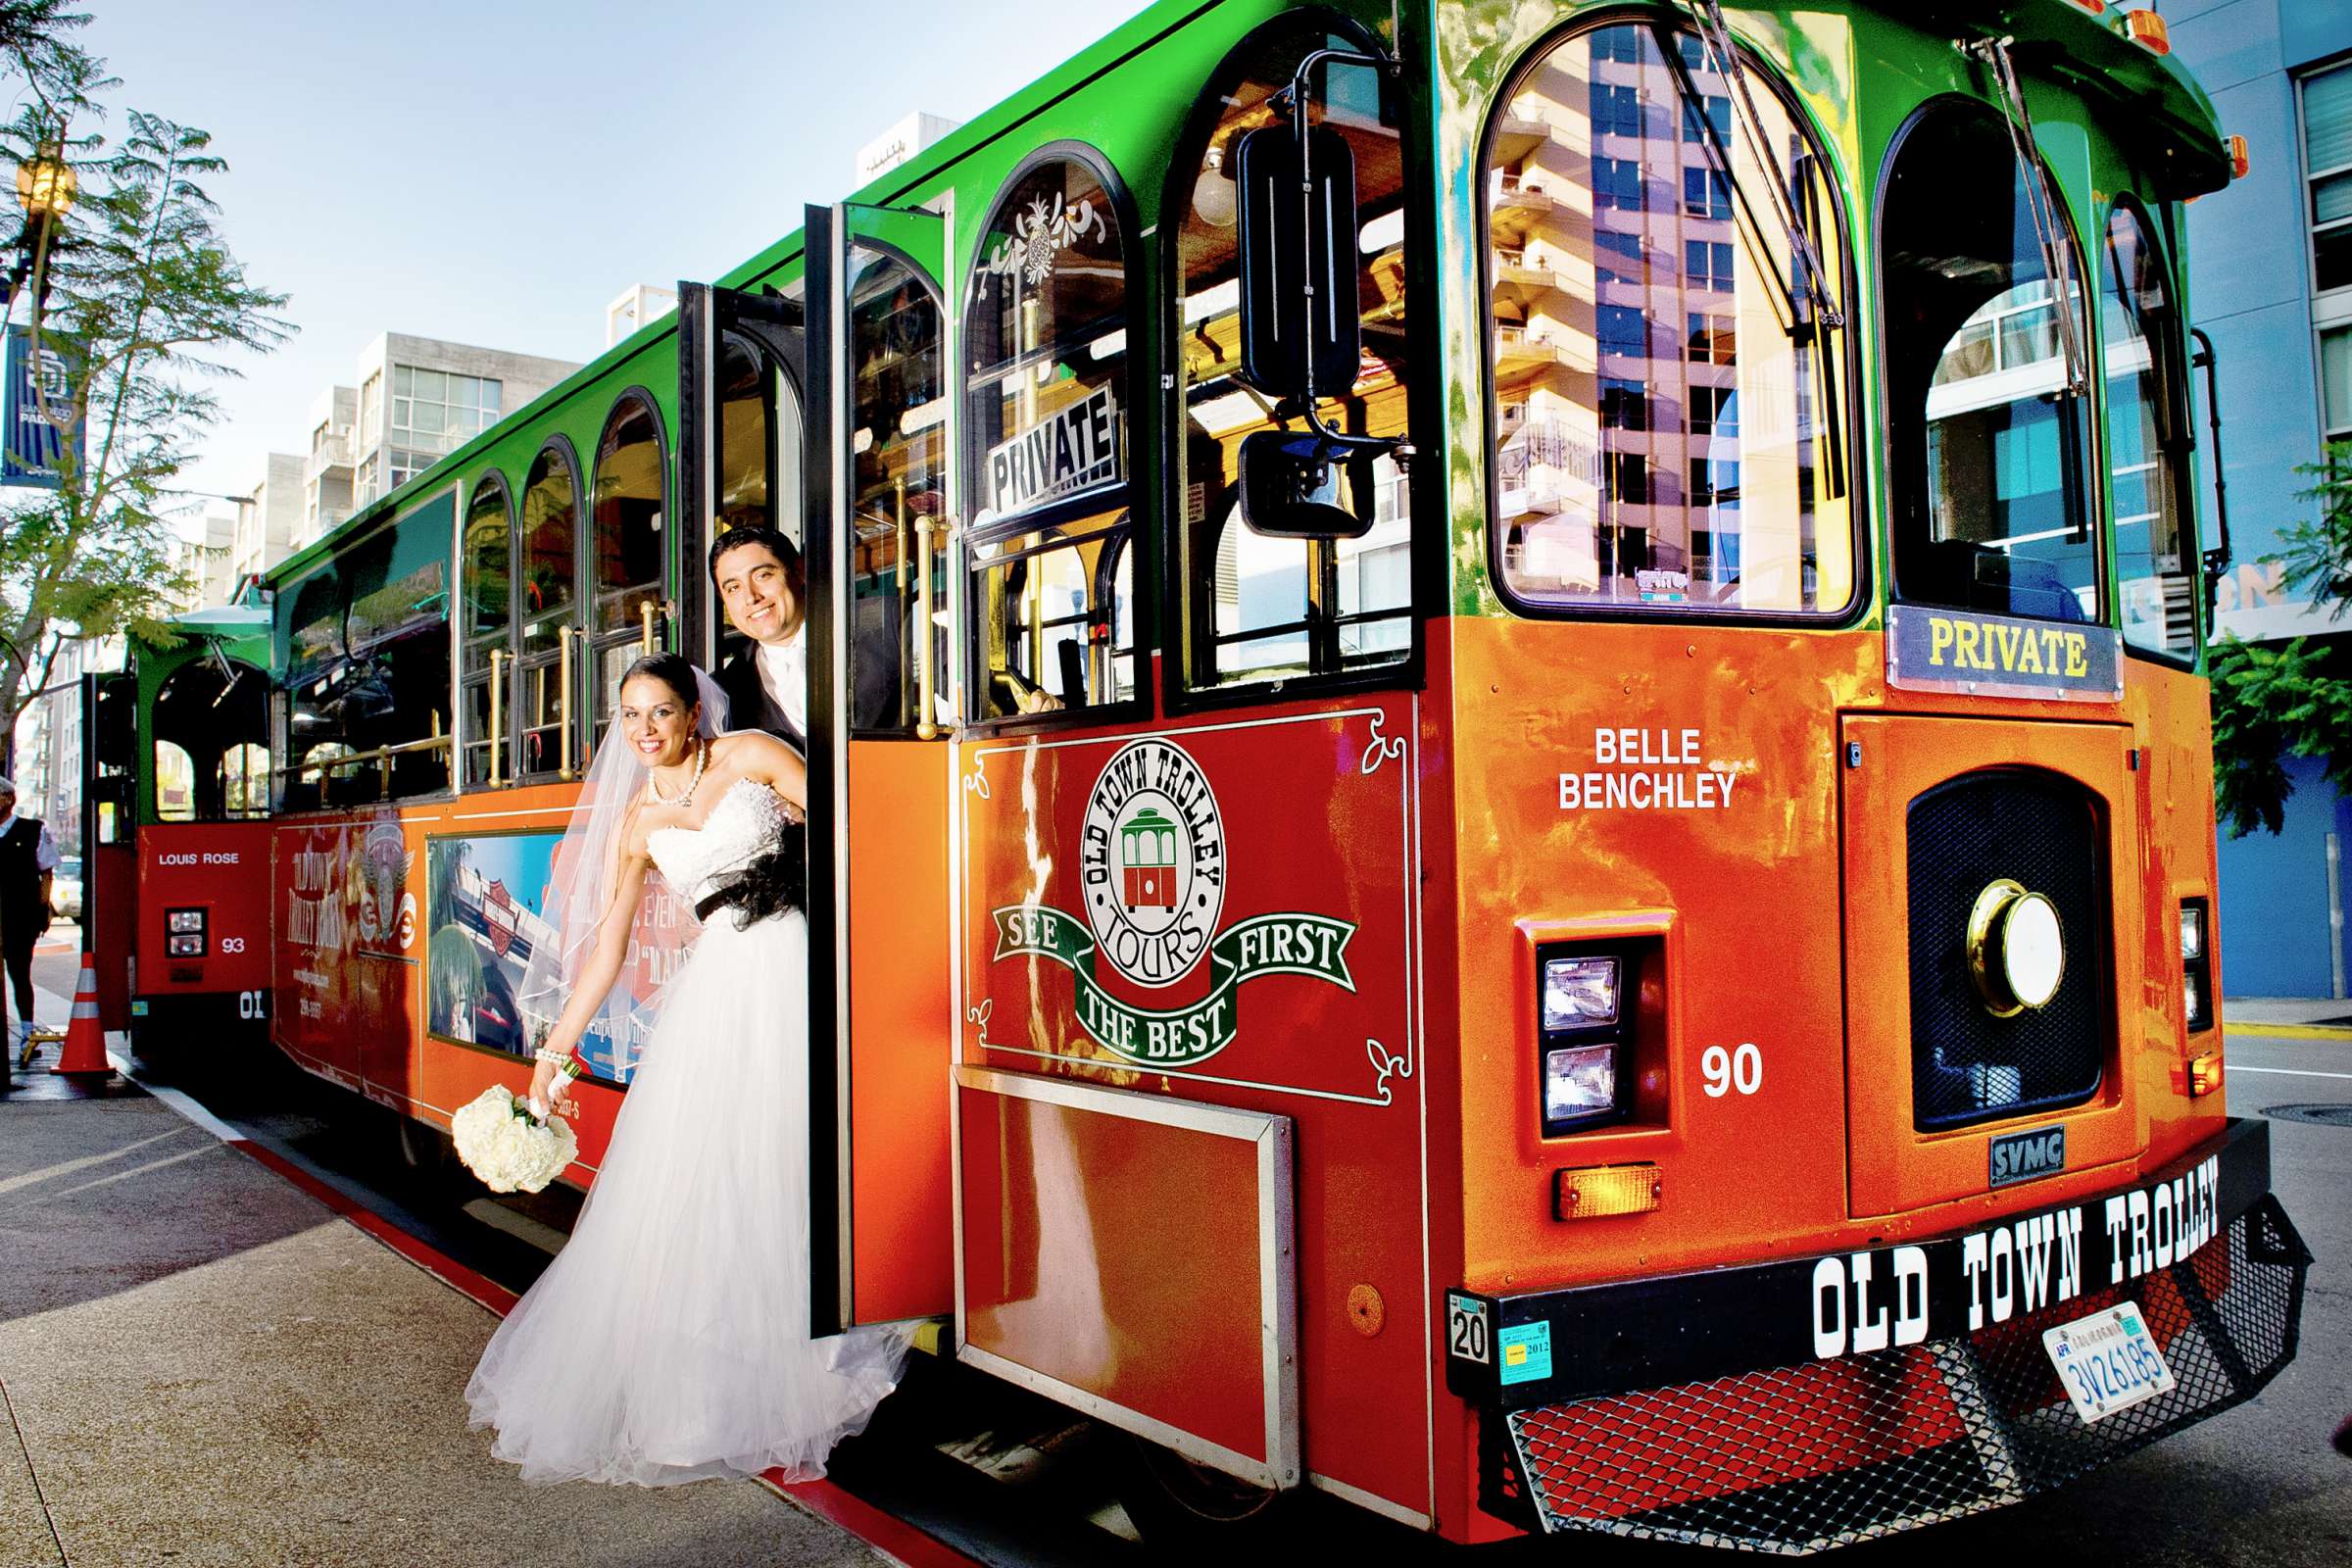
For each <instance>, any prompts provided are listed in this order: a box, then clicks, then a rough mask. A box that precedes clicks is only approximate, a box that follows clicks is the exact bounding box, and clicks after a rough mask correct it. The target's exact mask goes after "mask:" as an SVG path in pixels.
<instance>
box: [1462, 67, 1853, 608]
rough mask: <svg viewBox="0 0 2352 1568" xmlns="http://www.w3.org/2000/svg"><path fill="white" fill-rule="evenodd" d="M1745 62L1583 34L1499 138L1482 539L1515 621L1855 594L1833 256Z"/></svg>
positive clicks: (1810, 603) (1841, 601)
mask: <svg viewBox="0 0 2352 1568" xmlns="http://www.w3.org/2000/svg"><path fill="white" fill-rule="evenodd" d="M1736 64H1737V68H1738V71H1739V73H1740V78H1741V80H1740V81H1739V82H1735V81H1734V79H1733V76H1732V70H1733V67H1734V65H1735V62H1733V61H1730V60H1727V59H1726V58H1724V57H1723V56H1722V55H1721V54H1719V53H1718V52H1716V51H1715V50H1714V49H1713V48H1711V47H1710V46H1709V45H1707V44H1706V43H1704V42H1703V41H1702V40H1701V39H1700V38H1699V37H1697V36H1696V35H1694V34H1691V33H1688V32H1675V31H1672V30H1671V29H1667V28H1663V27H1660V26H1657V25H1651V24H1649V23H1621V24H1617V25H1609V26H1603V27H1600V28H1597V29H1593V30H1589V31H1585V32H1581V33H1576V34H1572V35H1570V36H1568V37H1566V38H1564V39H1562V40H1561V41H1559V42H1558V43H1556V44H1554V45H1553V46H1551V47H1550V48H1549V49H1547V50H1545V51H1544V53H1542V54H1541V55H1539V56H1538V57H1536V58H1535V59H1534V60H1532V61H1531V62H1529V64H1528V65H1527V66H1526V68H1525V69H1523V70H1522V71H1521V73H1519V75H1518V77H1517V78H1516V80H1515V81H1514V83H1513V85H1512V86H1511V88H1510V90H1509V91H1508V92H1507V93H1506V94H1505V95H1504V99H1503V104H1502V108H1501V110H1500V113H1499V115H1498V116H1497V118H1496V120H1495V123H1494V124H1493V125H1492V126H1491V127H1490V128H1489V130H1488V135H1487V154H1486V164H1485V188H1484V208H1485V214H1486V217H1485V229H1486V239H1487V256H1486V276H1487V304H1488V309H1489V312H1490V319H1491V330H1490V338H1489V342H1490V352H1491V356H1492V359H1491V364H1492V368H1493V375H1494V383H1493V384H1494V405H1493V409H1492V414H1491V418H1492V423H1491V425H1490V432H1491V434H1490V441H1491V449H1490V463H1491V482H1492V486H1493V505H1494V535H1495V549H1496V552H1497V556H1498V562H1497V564H1498V568H1499V569H1498V580H1499V581H1500V583H1501V585H1502V588H1503V592H1504V597H1505V598H1506V599H1507V600H1509V601H1510V602H1512V603H1513V604H1515V605H1516V606H1518V607H1519V608H1520V609H1522V610H1526V611H1530V612H1534V613H1544V612H1556V611H1575V610H1630V611H1635V612H1655V613H1691V612H1702V613H1729V614H1765V615H1776V616H1785V615H1813V614H1836V613H1839V612H1840V611H1842V610H1843V609H1844V608H1845V607H1846V605H1847V604H1848V603H1849V602H1850V600H1851V599H1852V597H1853V593H1854V587H1855V549H1854V519H1853V514H1852V506H1851V501H1850V498H1849V491H1848V486H1847V484H1846V479H1845V474H1844V471H1843V470H1844V468H1845V465H1846V454H1845V445H1844V443H1845V441H1846V439H1847V437H1846V434H1845V431H1844V427H1843V425H1844V417H1845V407H1844V401H1843V398H1842V395H1841V391H1840V389H1841V388H1842V387H1843V386H1844V385H1845V383H1846V376H1845V373H1844V365H1843V356H1844V354H1845V352H1846V334H1845V331H1844V330H1843V328H1842V327H1841V326H1840V325H1839V323H1840V322H1841V321H1842V320H1843V319H1844V317H1845V314H1846V302H1845V296H1844V287H1845V284H1844V277H1845V267H1844V257H1845V240H1844V236H1843V234H1842V232H1841V230H1840V227H1839V223H1838V205H1837V201H1836V197H1835V193H1834V191H1833V188H1832V185H1831V182H1830V178H1829V173H1828V171H1827V169H1826V168H1825V167H1824V163H1823V160H1822V158H1821V155H1820V153H1819V151H1818V149H1817V148H1816V146H1815V145H1814V143H1813V141H1812V139H1811V137H1810V135H1809V134H1808V133H1807V131H1806V130H1805V128H1804V126H1803V125H1802V123H1800V122H1799V120H1798V119H1797V117H1796V115H1795V113H1794V112H1793V110H1792V109H1791V108H1790V107H1789V104H1788V103H1787V102H1786V101H1785V100H1784V99H1783V98H1782V96H1781V95H1780V93H1779V92H1778V91H1777V90H1776V84H1775V83H1774V82H1773V81H1772V80H1771V78H1770V77H1769V76H1768V74H1767V73H1766V72H1765V71H1764V70H1763V69H1762V68H1761V67H1760V66H1759V65H1758V64H1757V62H1755V61H1753V60H1750V59H1747V58H1745V57H1742V58H1741V59H1740V60H1739V61H1738V62H1737V63H1736ZM1742 87H1744V90H1742ZM1751 110H1752V113H1751Z"/></svg>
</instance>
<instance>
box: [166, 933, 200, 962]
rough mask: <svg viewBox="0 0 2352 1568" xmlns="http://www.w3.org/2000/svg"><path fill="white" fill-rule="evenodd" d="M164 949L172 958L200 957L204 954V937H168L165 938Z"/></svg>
mask: <svg viewBox="0 0 2352 1568" xmlns="http://www.w3.org/2000/svg"><path fill="white" fill-rule="evenodd" d="M164 951H165V954H166V955H167V956H170V957H173V958H201V957H203V956H204V938H202V937H169V938H166V939H165V943H164Z"/></svg>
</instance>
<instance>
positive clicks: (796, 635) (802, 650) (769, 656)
mask: <svg viewBox="0 0 2352 1568" xmlns="http://www.w3.org/2000/svg"><path fill="white" fill-rule="evenodd" d="M760 685H761V686H762V687H763V688H765V689H766V692H767V696H768V700H769V701H770V702H772V703H774V704H775V705H776V706H777V707H778V708H781V709H782V710H784V716H785V717H786V718H789V719H791V720H792V727H793V728H794V729H796V730H799V731H800V732H801V733H802V734H804V735H806V734H808V733H809V627H808V623H807V622H803V623H802V624H801V625H800V626H798V627H796V628H794V630H793V633H792V635H791V636H789V637H787V638H785V639H784V640H783V641H782V642H775V643H761V644H760Z"/></svg>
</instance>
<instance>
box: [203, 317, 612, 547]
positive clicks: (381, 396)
mask: <svg viewBox="0 0 2352 1568" xmlns="http://www.w3.org/2000/svg"><path fill="white" fill-rule="evenodd" d="M578 368H579V366H578V365H576V364H573V363H572V362H570V361H567V360H549V359H542V358H540V357H539V356H537V355H533V354H511V353H508V352H507V351H506V350H504V349H485V348H476V347H474V346H473V345H471V344H466V343H450V342H445V341H444V340H442V339H440V338H431V337H411V336H409V335H408V334H407V333H404V332H386V333H384V334H383V335H381V336H379V337H378V338H376V340H375V341H374V342H372V343H370V344H368V348H367V351H366V352H365V353H363V354H362V355H361V356H360V359H359V364H358V367H357V368H356V370H355V372H354V374H353V377H352V379H353V381H354V382H355V383H356V384H355V385H352V386H339V385H338V386H329V387H326V388H324V389H323V390H321V391H320V392H319V396H318V398H317V399H316V400H315V401H314V402H313V403H312V405H311V415H310V439H309V440H308V441H307V442H306V443H305V448H306V450H305V451H304V452H303V453H302V454H300V455H290V454H286V453H271V454H270V459H269V465H268V470H269V471H268V473H267V475H266V476H265V477H264V479H263V480H262V482H261V483H260V484H258V485H256V486H255V487H254V491H253V495H252V496H251V498H250V499H248V500H246V501H241V502H239V503H238V508H237V530H236V539H235V542H234V544H233V545H232V547H231V549H230V552H229V564H230V575H229V581H230V584H231V585H232V586H233V585H234V584H235V583H236V582H237V581H239V580H241V579H242V578H244V577H245V576H247V575H248V574H250V573H253V572H258V571H261V570H264V569H266V568H267V567H269V566H271V565H274V564H276V563H278V562H279V561H282V560H284V559H285V558H286V557H287V556H289V555H291V554H293V553H294V552H295V551H297V550H300V549H302V548H303V547H304V546H306V545H308V544H310V543H311V542H312V541H313V540H315V539H317V538H319V536H320V535H322V534H324V533H326V532H328V531H329V530H330V529H332V528H333V527H334V526H335V525H336V524H338V523H340V522H341V521H343V519H344V518H346V517H348V516H350V515H352V514H353V513H354V512H357V511H358V510H359V509H360V508H362V507H365V506H367V505H368V503H369V502H371V501H374V500H376V499H377V498H379V497H381V496H384V495H387V494H389V493H390V492H391V491H393V490H394V489H396V488H398V487H399V486H400V485H402V484H404V483H406V482H407V481H408V480H410V479H412V478H414V477H415V476H416V475H417V474H418V473H420V472H422V471H423V470H424V469H426V468H428V467H430V466H432V465H433V464H434V463H436V462H437V461H439V460H440V459H441V458H443V457H446V456H447V455H448V454H450V453H452V452H455V451H456V450H457V449H458V448H459V447H461V446H463V445H464V444H465V443H466V442H467V441H469V440H471V439H472V438H473V437H474V436H476V435H478V434H480V433H481V432H482V431H483V430H484V429H486V428H488V427H489V426H490V425H492V424H494V423H496V422H497V421H498V419H499V417H501V416H503V415H505V414H507V413H510V412H511V411H513V410H515V409H518V408H521V407H522V406H523V405H524V404H526V403H528V402H530V401H531V399H533V398H535V397H537V396H538V395H539V394H540V393H542V392H544V391H546V390H547V389H548V388H549V387H551V386H554V385H555V384H556V383H557V382H558V381H561V380H563V379H564V377H565V376H567V375H569V374H570V373H571V372H572V371H574V370H576V369H578Z"/></svg>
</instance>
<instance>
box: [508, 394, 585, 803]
mask: <svg viewBox="0 0 2352 1568" xmlns="http://www.w3.org/2000/svg"><path fill="white" fill-rule="evenodd" d="M579 494H580V487H579V478H578V468H577V466H576V465H575V464H574V463H573V462H572V457H571V448H570V446H569V445H568V444H567V443H565V442H564V441H562V440H560V439H559V440H556V441H551V442H549V443H548V444H547V445H546V446H545V447H543V448H541V449H540V452H539V456H538V457H537V458H536V459H535V460H534V461H533V462H532V464H531V471H530V477H529V479H528V480H526V481H525V483H524V484H523V487H522V519H521V535H522V551H521V560H520V562H519V563H518V569H517V571H516V572H515V598H516V601H517V603H516V606H515V615H516V618H517V619H518V620H519V621H520V623H521V625H520V633H521V648H520V651H519V658H518V660H517V669H518V671H519V674H520V677H521V686H522V691H521V701H520V704H519V706H518V708H517V711H516V712H515V734H516V735H517V736H518V737H519V738H520V740H521V742H522V774H523V776H525V777H531V776H541V775H546V774H550V773H554V772H556V771H558V770H559V769H560V768H561V767H562V766H563V765H564V762H565V760H566V753H565V749H564V725H565V724H567V723H569V722H570V720H571V711H570V710H569V709H568V708H567V707H566V706H565V705H564V693H565V683H564V655H565V653H566V652H567V651H568V644H567V640H566V638H565V635H564V632H565V628H567V627H569V628H572V629H573V630H575V631H576V630H577V625H576V617H575V614H574V611H573V604H572V600H573V593H572V588H573V583H574V581H575V579H576V578H577V576H578V572H579V564H578V547H579Z"/></svg>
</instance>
